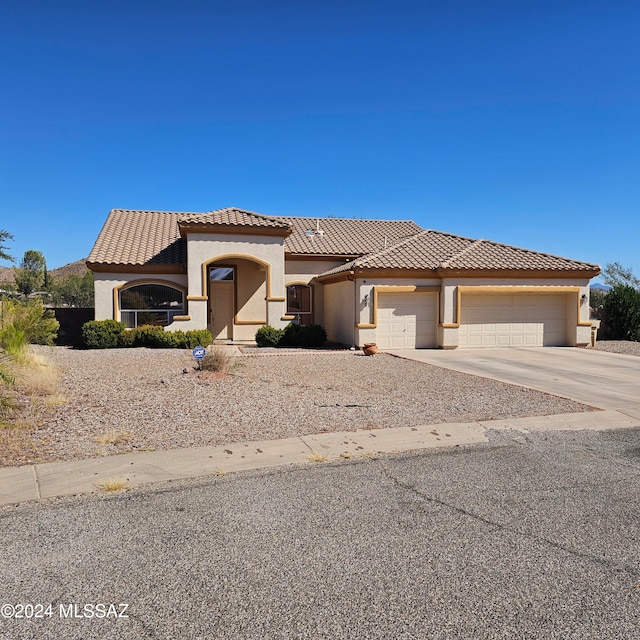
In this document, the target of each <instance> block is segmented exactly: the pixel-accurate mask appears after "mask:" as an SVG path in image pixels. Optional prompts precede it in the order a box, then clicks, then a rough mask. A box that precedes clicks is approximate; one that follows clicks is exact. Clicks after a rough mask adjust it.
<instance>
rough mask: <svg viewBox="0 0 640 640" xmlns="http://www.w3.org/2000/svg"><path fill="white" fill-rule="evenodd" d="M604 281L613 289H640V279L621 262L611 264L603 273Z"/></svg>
mask: <svg viewBox="0 0 640 640" xmlns="http://www.w3.org/2000/svg"><path fill="white" fill-rule="evenodd" d="M602 279H603V280H604V281H605V282H606V283H607V284H608V285H609V286H611V287H615V286H616V285H624V286H628V287H633V288H634V289H640V278H638V277H637V276H635V275H634V274H633V271H632V270H631V269H627V268H626V267H623V266H622V265H621V264H620V263H619V262H610V263H608V264H607V266H606V267H605V268H604V269H603V271H602Z"/></svg>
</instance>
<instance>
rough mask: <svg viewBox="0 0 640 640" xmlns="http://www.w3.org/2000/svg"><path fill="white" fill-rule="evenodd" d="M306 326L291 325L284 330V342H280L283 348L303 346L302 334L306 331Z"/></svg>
mask: <svg viewBox="0 0 640 640" xmlns="http://www.w3.org/2000/svg"><path fill="white" fill-rule="evenodd" d="M303 327H304V325H301V324H293V323H291V322H290V323H289V324H288V325H287V326H286V327H285V328H284V333H283V335H282V340H280V346H281V347H300V346H302V332H303V331H304V328H303Z"/></svg>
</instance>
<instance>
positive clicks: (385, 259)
mask: <svg viewBox="0 0 640 640" xmlns="http://www.w3.org/2000/svg"><path fill="white" fill-rule="evenodd" d="M358 269H363V270H366V269H415V270H432V271H438V272H443V271H447V270H465V271H468V270H471V271H474V270H478V271H480V270H491V271H500V270H521V271H555V272H558V271H567V272H576V271H577V272H580V271H585V272H591V271H599V270H600V267H599V266H598V265H595V264H590V263H588V262H580V261H578V260H572V259H570V258H561V257H559V256H554V255H550V254H547V253H540V252H538V251H531V250H529V249H521V248H519V247H512V246H510V245H506V244H500V243H497V242H491V241H489V240H473V239H471V238H465V237H463V236H456V235H453V234H449V233H442V232H441V231H433V230H431V229H428V230H425V231H422V232H421V233H418V234H416V235H414V236H412V237H410V238H407V239H406V240H403V241H402V242H399V243H397V244H395V245H393V246H392V247H389V248H388V249H386V250H384V251H379V252H377V253H370V254H368V255H364V256H362V257H360V258H357V259H355V260H352V261H350V262H347V263H345V264H343V265H340V266H339V267H336V268H334V269H331V270H330V271H326V272H325V273H323V274H322V276H323V277H324V276H330V275H335V274H338V273H342V272H345V271H351V270H358Z"/></svg>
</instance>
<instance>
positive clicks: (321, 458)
mask: <svg viewBox="0 0 640 640" xmlns="http://www.w3.org/2000/svg"><path fill="white" fill-rule="evenodd" d="M307 458H308V459H309V460H310V461H311V462H327V461H328V460H329V458H328V457H327V456H325V455H324V454H322V453H318V452H317V451H312V452H311V453H310V454H309V455H308V456H307Z"/></svg>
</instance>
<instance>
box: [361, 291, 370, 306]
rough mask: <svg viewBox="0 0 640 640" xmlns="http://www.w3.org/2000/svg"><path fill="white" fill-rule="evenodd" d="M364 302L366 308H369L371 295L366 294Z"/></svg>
mask: <svg viewBox="0 0 640 640" xmlns="http://www.w3.org/2000/svg"><path fill="white" fill-rule="evenodd" d="M362 302H364V306H365V307H368V306H369V294H368V293H365V295H364V298H362Z"/></svg>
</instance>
